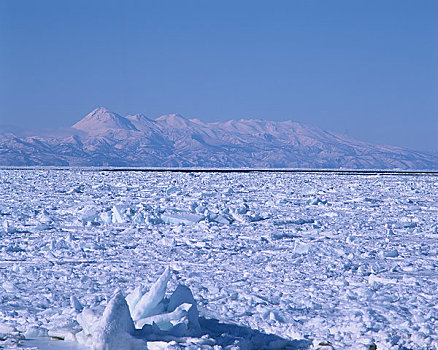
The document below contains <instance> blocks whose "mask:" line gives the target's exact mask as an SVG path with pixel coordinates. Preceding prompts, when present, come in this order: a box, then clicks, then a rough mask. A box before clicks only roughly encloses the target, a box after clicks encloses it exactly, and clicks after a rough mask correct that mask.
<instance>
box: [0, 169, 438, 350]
mask: <svg viewBox="0 0 438 350" xmlns="http://www.w3.org/2000/svg"><path fill="white" fill-rule="evenodd" d="M437 256H438V178H437V177H435V176H432V175H429V176H414V175H385V176H381V175H366V176H363V175H339V174H324V175H321V174H311V173H310V174H309V173H308V174H300V173H196V172H192V173H172V172H117V171H114V172H102V171H86V170H81V169H71V170H62V171H57V170H44V169H40V170H7V169H3V170H1V171H0V348H4V349H23V348H31V349H35V348H38V349H44V350H46V349H76V350H78V349H80V350H83V349H107V350H110V349H119V350H124V349H146V348H148V349H200V348H201V349H263V348H265V349H367V350H371V349H376V348H377V349H379V350H380V349H391V350H394V349H399V350H401V349H405V350H406V349H412V350H417V349H438V294H437V290H438V257H437ZM50 339H64V340H63V341H59V340H58V341H55V340H50Z"/></svg>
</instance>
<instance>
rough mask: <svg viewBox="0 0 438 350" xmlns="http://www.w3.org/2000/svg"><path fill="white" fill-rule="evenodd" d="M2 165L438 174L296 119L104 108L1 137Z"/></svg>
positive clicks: (420, 162)
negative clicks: (205, 118) (211, 119)
mask: <svg viewBox="0 0 438 350" xmlns="http://www.w3.org/2000/svg"><path fill="white" fill-rule="evenodd" d="M31 135H33V136H31ZM0 165H3V166H8V165H17V166H27V165H62V166H67V165H74V166H102V165H110V166H143V167H235V168H240V167H250V168H318V169H319V168H331V169H338V168H348V169H358V168H361V169H370V168H372V169H395V168H398V169H438V156H437V155H435V154H428V153H423V152H416V151H411V150H407V149H403V148H400V147H393V146H382V145H373V144H370V143H366V142H361V141H357V140H355V139H353V138H351V137H347V136H343V135H338V134H335V133H332V132H328V131H324V130H321V129H318V128H316V127H313V126H309V125H305V124H301V123H297V122H292V121H283V122H276V121H266V120H252V119H251V120H244V119H241V120H238V121H234V120H231V121H227V122H215V123H203V122H202V121H200V120H197V119H190V120H189V119H186V118H184V117H182V116H181V115H178V114H169V115H163V116H160V117H158V118H156V119H155V120H153V119H149V118H147V117H146V116H144V115H142V114H136V115H130V116H126V117H122V116H120V115H118V114H116V113H113V112H111V111H109V110H108V109H106V108H103V107H101V108H97V109H95V110H94V111H92V112H91V113H90V114H88V115H87V116H85V117H84V118H83V119H82V120H80V121H79V122H77V123H76V124H74V125H73V126H72V127H71V128H70V129H66V128H64V129H62V132H55V131H54V132H53V133H52V134H50V133H48V132H47V131H45V132H44V133H43V134H42V133H37V132H36V133H34V134H32V133H30V132H26V134H24V135H22V136H19V135H18V134H14V133H11V132H5V133H3V134H0Z"/></svg>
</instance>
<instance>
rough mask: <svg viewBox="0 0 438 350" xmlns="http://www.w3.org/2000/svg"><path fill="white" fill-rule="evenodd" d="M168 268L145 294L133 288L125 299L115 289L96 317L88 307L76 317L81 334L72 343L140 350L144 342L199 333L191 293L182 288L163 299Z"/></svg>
mask: <svg viewBox="0 0 438 350" xmlns="http://www.w3.org/2000/svg"><path fill="white" fill-rule="evenodd" d="M169 279H170V269H169V268H167V269H166V270H165V271H164V272H163V274H162V275H161V276H160V277H159V278H158V280H157V281H156V282H155V283H154V284H153V285H152V286H151V288H150V289H149V291H147V292H145V291H143V290H142V288H141V287H137V288H136V289H135V290H134V291H133V292H132V293H130V294H129V295H128V296H127V297H126V299H125V298H124V297H123V295H122V293H121V292H120V291H119V290H118V291H117V292H116V293H115V294H114V296H113V297H112V299H111V300H110V301H109V303H108V305H107V306H106V308H105V310H104V312H103V314H102V316H101V317H100V318H99V317H98V316H97V315H96V313H95V312H94V311H93V310H92V309H89V308H84V309H83V310H82V312H80V313H79V314H78V316H77V321H78V323H79V324H80V325H81V327H82V331H80V332H79V333H77V334H76V340H77V341H78V342H79V343H81V344H83V345H85V346H87V347H89V348H91V349H93V350H143V349H147V341H148V340H158V339H161V338H166V337H183V336H195V335H199V333H200V326H199V320H198V317H199V315H198V310H197V307H196V302H195V299H194V298H193V295H192V292H191V290H190V289H189V288H188V287H186V286H183V285H180V286H178V287H177V288H176V290H175V291H174V293H173V294H172V295H171V296H170V298H169V299H167V298H165V294H166V289H167V283H168V282H169Z"/></svg>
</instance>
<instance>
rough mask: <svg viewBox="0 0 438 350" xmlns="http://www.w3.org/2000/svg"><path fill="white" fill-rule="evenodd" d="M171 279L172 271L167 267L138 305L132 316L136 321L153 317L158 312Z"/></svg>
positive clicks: (132, 311)
mask: <svg viewBox="0 0 438 350" xmlns="http://www.w3.org/2000/svg"><path fill="white" fill-rule="evenodd" d="M169 279H170V269H169V268H168V267H167V268H166V270H164V272H163V274H162V275H161V276H160V277H159V278H158V280H157V281H156V282H155V283H154V284H153V285H152V287H151V289H150V290H149V291H148V292H147V293H146V294H144V295H143V296H142V297H141V298H140V300H139V301H138V302H137V303H136V305H135V307H134V309H133V310H131V315H132V318H133V320H134V321H138V320H140V319H142V318H145V317H148V316H152V315H154V314H155V312H157V307H158V305H159V304H160V303H161V301H162V300H163V298H164V295H165V293H166V288H167V282H169Z"/></svg>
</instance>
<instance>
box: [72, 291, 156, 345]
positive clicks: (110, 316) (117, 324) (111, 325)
mask: <svg viewBox="0 0 438 350" xmlns="http://www.w3.org/2000/svg"><path fill="white" fill-rule="evenodd" d="M90 316H91V317H90ZM78 321H79V323H80V324H81V325H82V326H83V327H84V328H83V330H82V331H81V332H80V333H78V334H77V335H76V339H77V340H78V341H79V343H82V344H84V345H86V346H88V347H90V348H91V349H93V350H144V349H146V348H147V347H146V342H145V341H143V340H141V339H137V338H135V337H134V333H135V327H134V322H133V321H132V318H131V315H130V313H129V308H128V304H127V303H126V300H125V298H124V297H123V295H122V293H121V292H120V291H117V292H116V294H115V295H114V296H113V298H112V299H111V300H110V302H109V303H108V305H107V307H106V308H105V311H104V312H103V315H102V317H101V318H100V320H99V321H98V322H97V323H95V322H96V317H93V315H92V314H91V313H90V312H89V311H86V310H84V311H83V312H82V313H81V314H79V316H78Z"/></svg>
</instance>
